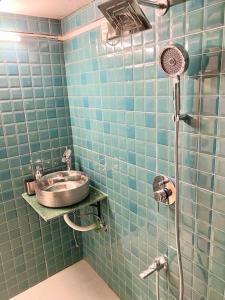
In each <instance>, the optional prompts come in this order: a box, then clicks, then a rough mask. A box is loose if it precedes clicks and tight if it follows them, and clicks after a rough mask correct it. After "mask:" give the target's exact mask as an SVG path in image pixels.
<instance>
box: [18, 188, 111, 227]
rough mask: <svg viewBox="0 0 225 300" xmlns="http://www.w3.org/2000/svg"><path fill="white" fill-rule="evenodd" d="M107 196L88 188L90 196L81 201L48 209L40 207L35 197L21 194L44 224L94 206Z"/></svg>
mask: <svg viewBox="0 0 225 300" xmlns="http://www.w3.org/2000/svg"><path fill="white" fill-rule="evenodd" d="M107 196H108V195H107V194H105V193H103V192H101V191H100V190H98V189H96V188H94V187H92V186H90V194H89V196H88V197H87V198H85V199H84V200H83V201H81V202H79V203H77V204H75V205H71V206H67V207H60V208H49V207H45V206H42V205H41V204H39V203H38V201H37V198H36V196H35V195H34V196H28V195H27V194H26V193H24V194H22V197H23V199H24V200H25V201H26V202H27V203H28V204H29V205H30V206H31V207H32V208H33V209H34V210H35V211H36V212H37V213H38V214H39V216H40V217H41V218H42V219H44V220H45V221H46V222H47V221H50V220H53V219H55V218H58V217H61V216H63V215H65V214H68V213H71V212H74V211H76V210H78V209H81V208H84V207H87V206H89V205H91V204H95V203H97V202H99V201H102V200H105V199H107Z"/></svg>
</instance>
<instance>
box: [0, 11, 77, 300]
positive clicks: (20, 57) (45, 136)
mask: <svg viewBox="0 0 225 300" xmlns="http://www.w3.org/2000/svg"><path fill="white" fill-rule="evenodd" d="M0 29H4V30H17V31H32V32H36V33H50V34H53V35H54V34H55V35H56V34H58V33H59V32H60V23H59V21H56V20H49V19H40V18H33V17H24V16H15V15H8V14H1V15H0ZM71 144H72V136H71V124H70V117H69V108H68V97H67V87H66V78H65V64H64V54H63V45H62V43H61V42H57V41H53V40H46V39H32V38H23V39H22V41H21V43H9V42H7V43H6V42H2V41H1V42H0V299H1V300H5V299H9V298H11V297H12V296H14V295H15V294H17V293H19V292H21V291H23V290H24V289H27V288H29V287H30V286H33V285H34V284H36V283H38V282H40V281H42V280H44V279H45V278H47V277H48V276H51V275H52V274H54V273H56V272H58V271H60V270H62V269H63V268H65V267H66V266H68V265H70V264H72V263H73V262H75V261H77V260H79V259H80V257H81V256H82V247H81V248H79V249H78V250H77V249H75V243H74V237H73V234H72V231H71V230H70V229H69V228H68V227H67V225H66V224H65V223H64V222H63V221H62V220H61V219H57V220H55V221H52V222H50V223H45V222H44V221H42V220H41V219H39V217H38V215H37V214H36V213H35V212H34V210H32V209H31V208H30V207H29V206H28V205H26V204H25V201H24V200H22V199H21V194H22V193H23V192H24V188H23V179H24V178H26V177H27V176H30V175H31V170H30V166H29V162H30V160H32V161H33V162H35V161H36V160H37V159H42V160H43V162H44V166H45V168H52V167H56V166H59V165H60V164H61V157H62V154H63V151H64V149H65V147H66V146H68V145H71Z"/></svg>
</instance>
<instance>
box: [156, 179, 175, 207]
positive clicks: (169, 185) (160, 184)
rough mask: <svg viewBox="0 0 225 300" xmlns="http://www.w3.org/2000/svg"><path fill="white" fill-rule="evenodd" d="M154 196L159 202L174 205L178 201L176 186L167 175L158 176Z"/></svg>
mask: <svg viewBox="0 0 225 300" xmlns="http://www.w3.org/2000/svg"><path fill="white" fill-rule="evenodd" d="M153 192H154V198H155V200H156V201H157V202H158V203H159V202H162V203H164V204H166V205H173V204H174V203H175V202H176V187H175V184H174V182H173V181H172V180H171V179H169V178H168V177H166V176H156V177H155V179H154V182H153Z"/></svg>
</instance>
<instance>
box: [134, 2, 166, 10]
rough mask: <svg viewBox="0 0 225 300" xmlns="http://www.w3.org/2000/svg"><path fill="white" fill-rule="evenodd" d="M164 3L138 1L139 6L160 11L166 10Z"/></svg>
mask: <svg viewBox="0 0 225 300" xmlns="http://www.w3.org/2000/svg"><path fill="white" fill-rule="evenodd" d="M166 2H167V1H166ZM166 2H165V1H160V0H138V3H139V4H141V5H145V6H150V7H153V8H161V9H164V8H167V4H166Z"/></svg>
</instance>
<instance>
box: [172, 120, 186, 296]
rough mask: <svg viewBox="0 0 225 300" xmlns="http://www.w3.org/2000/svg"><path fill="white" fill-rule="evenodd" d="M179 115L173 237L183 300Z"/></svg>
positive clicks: (176, 121) (175, 153) (176, 136)
mask: <svg viewBox="0 0 225 300" xmlns="http://www.w3.org/2000/svg"><path fill="white" fill-rule="evenodd" d="M179 125H180V121H179V115H177V114H176V119H175V141H174V147H175V151H174V164H175V185H176V203H175V235H176V247H177V261H178V271H179V300H183V297H184V278H183V277H184V276H183V267H182V258H181V246H180V216H179V214H180V186H179V184H180V179H179V165H178V156H179V151H178V146H179V127H180V126H179Z"/></svg>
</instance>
